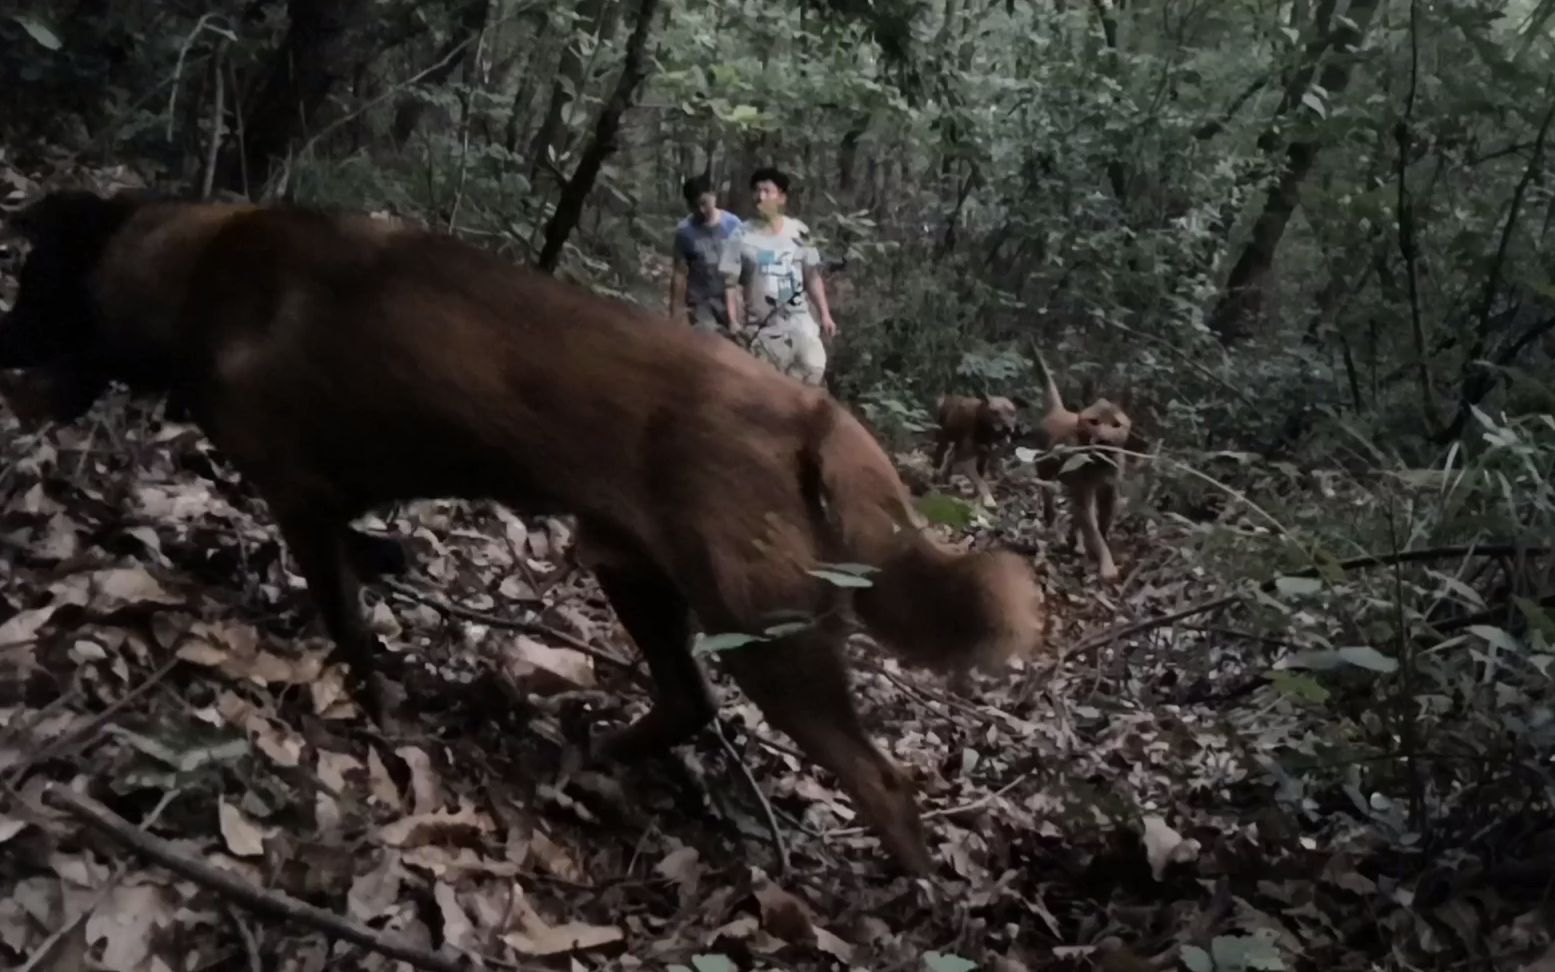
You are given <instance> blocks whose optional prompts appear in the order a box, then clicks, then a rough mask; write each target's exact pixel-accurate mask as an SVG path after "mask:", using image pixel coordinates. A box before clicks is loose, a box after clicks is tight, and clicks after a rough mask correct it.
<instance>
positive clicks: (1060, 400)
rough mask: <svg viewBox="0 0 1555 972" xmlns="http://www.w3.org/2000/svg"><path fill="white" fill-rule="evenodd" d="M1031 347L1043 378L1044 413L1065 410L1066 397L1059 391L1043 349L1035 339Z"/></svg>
mask: <svg viewBox="0 0 1555 972" xmlns="http://www.w3.org/2000/svg"><path fill="white" fill-rule="evenodd" d="M1030 347H1031V357H1032V358H1033V359H1034V360H1035V361H1036V363H1037V374H1038V375H1039V376H1040V377H1041V378H1042V414H1044V415H1052V414H1053V413H1054V412H1062V411H1064V397H1063V396H1062V395H1060V394H1059V393H1058V382H1056V381H1054V380H1053V371H1052V369H1050V368H1049V367H1048V366H1047V360H1046V359H1045V358H1043V357H1042V349H1041V348H1039V347H1037V342H1036V341H1034V340H1033V341H1031V342H1030Z"/></svg>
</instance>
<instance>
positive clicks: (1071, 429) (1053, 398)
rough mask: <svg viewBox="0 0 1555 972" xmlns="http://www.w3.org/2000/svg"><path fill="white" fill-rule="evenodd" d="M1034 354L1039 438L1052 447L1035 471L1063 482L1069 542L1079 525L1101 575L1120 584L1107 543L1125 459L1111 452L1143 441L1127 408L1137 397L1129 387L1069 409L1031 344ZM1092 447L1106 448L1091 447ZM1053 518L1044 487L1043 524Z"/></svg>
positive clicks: (1050, 497) (1051, 501) (1044, 446)
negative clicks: (1116, 398)
mask: <svg viewBox="0 0 1555 972" xmlns="http://www.w3.org/2000/svg"><path fill="white" fill-rule="evenodd" d="M1032 354H1033V356H1034V357H1035V358H1036V362H1037V368H1038V370H1039V371H1040V372H1041V378H1042V388H1043V391H1042V418H1041V420H1040V421H1039V422H1038V425H1037V433H1038V434H1037V438H1038V441H1039V444H1040V445H1041V448H1042V449H1043V450H1044V451H1048V450H1053V451H1051V452H1050V454H1049V455H1046V456H1044V457H1042V458H1041V459H1039V460H1038V461H1037V475H1038V476H1039V477H1041V478H1042V479H1046V480H1050V481H1057V482H1058V483H1060V484H1061V485H1062V486H1063V489H1064V491H1065V492H1066V493H1067V494H1068V496H1069V504H1070V508H1069V542H1070V543H1071V544H1072V543H1074V536H1075V532H1076V530H1077V529H1078V531H1079V533H1080V535H1081V536H1082V537H1083V538H1084V539H1085V549H1086V552H1087V553H1088V554H1090V556H1091V557H1092V558H1093V559H1095V561H1096V569H1097V573H1098V574H1099V575H1100V576H1101V579H1102V580H1103V581H1106V582H1107V583H1109V584H1112V583H1116V582H1117V580H1118V578H1119V573H1118V566H1117V563H1116V562H1114V560H1113V559H1112V548H1111V547H1109V546H1108V545H1107V534H1108V533H1109V532H1110V531H1111V529H1112V519H1113V514H1114V513H1115V512H1116V505H1117V497H1118V486H1119V484H1120V482H1121V481H1122V476H1123V470H1124V467H1125V457H1124V456H1120V455H1118V454H1117V453H1115V452H1111V451H1110V450H1112V449H1129V448H1132V447H1135V446H1137V445H1138V444H1139V443H1138V439H1137V437H1136V436H1135V435H1134V423H1133V420H1132V419H1131V418H1129V415H1128V409H1127V407H1128V404H1130V402H1131V399H1132V397H1133V396H1132V394H1131V393H1130V391H1128V390H1125V392H1124V394H1123V396H1122V399H1121V404H1119V403H1114V402H1111V401H1109V400H1107V399H1106V398H1097V399H1096V400H1095V401H1093V402H1091V403H1090V404H1089V405H1087V406H1085V407H1084V408H1083V409H1081V410H1080V411H1078V412H1075V411H1071V410H1070V409H1069V408H1068V407H1067V406H1066V405H1064V400H1063V396H1062V395H1060V394H1059V391H1058V383H1057V382H1056V381H1054V379H1053V373H1052V371H1051V370H1050V369H1049V368H1048V366H1047V362H1046V361H1045V360H1043V358H1042V352H1041V351H1039V350H1037V349H1036V348H1035V347H1033V348H1032ZM1092 446H1101V447H1105V448H1104V449H1094V448H1087V447H1092ZM1077 450H1078V451H1077ZM1055 516H1056V511H1055V509H1054V497H1053V495H1052V493H1050V492H1049V491H1047V490H1044V491H1043V493H1042V519H1043V522H1044V523H1046V524H1047V525H1048V526H1050V527H1051V526H1052V525H1053V520H1054V518H1055Z"/></svg>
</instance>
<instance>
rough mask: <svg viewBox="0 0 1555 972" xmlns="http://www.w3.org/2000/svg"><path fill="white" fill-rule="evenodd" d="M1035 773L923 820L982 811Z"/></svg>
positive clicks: (843, 832)
mask: <svg viewBox="0 0 1555 972" xmlns="http://www.w3.org/2000/svg"><path fill="white" fill-rule="evenodd" d="M1033 772H1034V771H1033V770H1027V771H1026V772H1024V773H1021V774H1019V775H1018V776H1016V777H1015V779H1013V780H1011V781H1010V782H1008V783H1006V784H1004V785H1003V786H1001V787H999V788H998V789H997V790H993V791H991V792H988V793H985V794H983V795H982V796H980V797H978V798H977V799H976V800H971V801H968V802H967V803H958V804H956V805H955V806H953V807H940V808H938V809H936V810H926V811H924V814H923V819H925V820H936V819H938V818H940V817H953V816H955V815H956V814H959V813H971V812H972V811H973V810H981V809H982V808H983V807H986V806H988V804H990V803H992V802H994V801H995V800H997V799H999V798H1000V797H1002V796H1004V795H1005V794H1006V793H1008V792H1010V791H1011V790H1013V789H1015V788H1016V787H1017V786H1020V785H1021V784H1022V783H1024V782H1026V781H1027V780H1028V779H1030V778H1031V774H1032V773H1033ZM867 833H869V830H868V829H867V828H864V827H838V828H837V829H836V830H828V831H826V832H825V833H823V834H822V835H821V836H823V837H860V836H862V835H864V834H867Z"/></svg>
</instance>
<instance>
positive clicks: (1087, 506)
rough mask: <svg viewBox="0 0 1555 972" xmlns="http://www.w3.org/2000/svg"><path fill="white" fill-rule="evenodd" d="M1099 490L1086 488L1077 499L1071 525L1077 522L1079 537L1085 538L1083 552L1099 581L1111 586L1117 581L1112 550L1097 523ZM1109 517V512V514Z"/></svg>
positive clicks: (1116, 569) (1116, 570)
mask: <svg viewBox="0 0 1555 972" xmlns="http://www.w3.org/2000/svg"><path fill="white" fill-rule="evenodd" d="M1100 492H1101V491H1100V490H1099V489H1096V488H1094V487H1091V488H1087V489H1086V490H1085V491H1084V493H1083V494H1082V495H1081V496H1077V497H1076V498H1077V499H1080V500H1081V501H1080V502H1078V503H1076V504H1075V510H1074V518H1073V520H1071V521H1070V522H1071V524H1073V523H1074V522H1075V521H1078V523H1079V526H1080V535H1081V536H1082V537H1084V538H1085V550H1086V553H1088V554H1090V555H1091V557H1092V558H1093V559H1095V561H1096V568H1097V572H1098V573H1099V574H1100V575H1101V579H1102V580H1104V581H1106V582H1107V583H1109V584H1111V583H1114V582H1116V581H1117V579H1118V568H1117V565H1116V564H1114V563H1113V562H1112V550H1111V549H1110V548H1108V546H1107V541H1106V540H1105V539H1104V538H1103V537H1102V534H1101V527H1100V526H1099V525H1098V523H1097V507H1098V506H1099V505H1100V503H1101V497H1100V495H1099V494H1100ZM1109 516H1110V512H1109Z"/></svg>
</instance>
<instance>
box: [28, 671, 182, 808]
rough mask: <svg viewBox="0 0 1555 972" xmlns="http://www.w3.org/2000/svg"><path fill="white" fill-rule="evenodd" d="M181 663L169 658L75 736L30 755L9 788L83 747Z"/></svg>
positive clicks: (60, 739) (58, 740) (69, 736)
mask: <svg viewBox="0 0 1555 972" xmlns="http://www.w3.org/2000/svg"><path fill="white" fill-rule="evenodd" d="M181 660H182V659H180V658H179V657H178V656H177V655H174V656H173V657H172V658H169V659H168V660H167V661H165V662H163V663H162V667H160V668H158V669H157V670H156V671H154V672H152V673H151V674H150V675H148V676H147V677H146V680H145V681H143V682H141V683H140V684H139V685H137V686H135V687H134V688H132V689H130V690H129V691H128V692H125V693H124V694H123V695H121V696H119V697H118V698H117V699H115V700H114V701H113V702H111V703H109V705H108V707H107V708H106V709H104V710H103V711H101V712H99V713H98V714H97V715H96V717H95V718H93V719H92V720H91V721H90V722H88V723H87V724H86V725H84V726H82V727H80V728H79V729H76V730H75V731H73V732H70V733H67V734H66V735H64V736H61V737H60V738H58V739H56V740H54V741H53V742H51V743H49V744H48V745H47V746H44V747H43V748H42V749H40V750H38V751H37V752H35V753H33V754H31V755H30V756H28V757H27V758H26V759H24V760H22V761H21V762H20V763H18V764H17V765H16V766H15V767H13V768H12V769H11V772H10V773H9V774H7V776H6V785H8V786H15V785H16V784H17V783H19V782H20V781H21V779H22V777H23V776H25V775H27V771H28V770H29V769H31V768H32V767H33V766H36V765H37V764H39V763H43V762H47V761H48V760H51V759H53V758H54V757H56V756H59V755H60V754H62V753H64V752H65V751H66V750H68V749H69V748H70V747H72V746H77V745H81V744H83V743H85V742H87V741H88V740H90V739H91V737H92V736H94V735H96V734H97V731H98V730H99V729H101V728H102V727H103V726H105V725H107V724H108V723H110V722H112V721H113V717H114V716H116V715H118V714H119V712H120V710H122V709H123V708H124V707H125V706H127V705H129V704H130V703H131V702H134V701H135V700H136V699H138V698H140V697H141V696H142V695H145V694H146V693H147V692H149V691H151V690H152V689H153V688H156V686H157V685H159V684H161V682H162V680H163V679H164V678H166V677H167V676H168V673H170V672H171V671H172V670H173V669H175V668H177V667H178V663H179V662H180V661H181Z"/></svg>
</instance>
